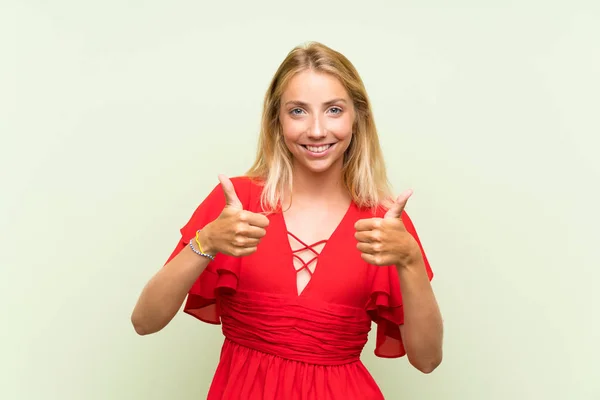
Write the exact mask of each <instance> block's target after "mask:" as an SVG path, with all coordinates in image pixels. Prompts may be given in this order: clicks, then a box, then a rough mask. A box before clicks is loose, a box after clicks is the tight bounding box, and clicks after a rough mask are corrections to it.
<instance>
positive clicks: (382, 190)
mask: <svg viewBox="0 0 600 400" xmlns="http://www.w3.org/2000/svg"><path fill="white" fill-rule="evenodd" d="M306 70H313V71H315V72H322V73H328V74H331V75H333V76H334V77H336V78H337V79H339V81H340V82H341V83H342V85H343V86H344V87H345V88H346V90H347V91H348V94H349V95H350V98H351V99H352V101H353V103H354V108H355V114H356V119H355V121H354V127H353V134H352V140H351V142H350V145H349V147H348V149H347V150H346V153H345V154H344V164H343V169H342V175H343V184H344V185H345V187H346V188H347V190H348V192H349V194H350V196H351V197H352V200H353V201H354V203H355V204H356V205H357V206H359V207H367V208H377V207H379V206H381V205H382V204H388V202H389V200H390V198H391V190H390V185H389V181H388V178H387V174H386V168H385V163H384V160H383V154H382V151H381V146H380V144H379V137H378V135H377V129H376V127H375V121H374V119H373V112H372V110H371V104H370V101H369V98H368V96H367V91H366V89H365V86H364V84H363V82H362V79H361V78H360V76H359V74H358V72H357V70H356V69H355V68H354V66H353V65H352V63H351V62H350V61H349V60H348V59H347V58H346V57H345V56H344V55H343V54H341V53H339V52H337V51H335V50H333V49H331V48H329V47H327V46H325V45H323V44H321V43H317V42H309V43H308V44H305V45H303V46H298V47H296V48H294V49H293V50H292V51H291V52H289V53H288V55H287V57H286V58H285V59H284V60H283V62H282V63H281V65H280V66H279V68H278V69H277V72H276V73H275V75H274V77H273V79H272V80H271V83H270V85H269V88H268V89H267V92H266V95H265V98H264V105H263V114H262V122H261V132H260V136H259V141H258V151H257V155H256V160H255V162H254V164H253V165H252V167H251V168H250V170H249V171H248V172H247V173H246V175H247V176H249V177H250V178H254V179H256V180H259V181H261V182H262V184H263V185H264V188H263V191H262V197H261V205H262V207H263V209H264V210H266V211H274V210H276V209H278V208H280V207H281V200H282V194H283V193H286V191H289V192H290V193H291V188H292V154H291V153H290V151H289V150H288V148H287V147H286V145H285V143H284V141H283V137H282V132H281V124H280V122H279V112H280V102H281V96H282V94H283V92H284V91H285V88H286V86H287V84H288V82H289V81H290V80H291V79H292V78H293V77H294V76H295V75H296V74H298V73H299V72H302V71H306Z"/></svg>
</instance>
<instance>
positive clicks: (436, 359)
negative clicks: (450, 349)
mask: <svg viewBox="0 0 600 400" xmlns="http://www.w3.org/2000/svg"><path fill="white" fill-rule="evenodd" d="M409 361H410V363H411V364H412V366H413V367H415V368H416V369H417V370H419V371H420V372H422V373H424V374H430V373H432V372H433V371H435V370H436V369H437V367H439V366H440V364H441V363H442V354H441V353H440V354H439V355H436V356H432V357H416V359H414V358H409Z"/></svg>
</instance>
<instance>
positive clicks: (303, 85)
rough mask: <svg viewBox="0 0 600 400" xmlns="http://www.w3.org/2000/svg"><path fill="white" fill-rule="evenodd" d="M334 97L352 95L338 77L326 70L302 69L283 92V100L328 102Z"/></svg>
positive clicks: (347, 98) (345, 97)
mask: <svg viewBox="0 0 600 400" xmlns="http://www.w3.org/2000/svg"><path fill="white" fill-rule="evenodd" d="M332 98H343V99H346V100H349V99H350V97H349V95H348V92H347V91H346V88H345V87H344V85H342V83H341V82H340V80H339V79H338V78H336V77H335V76H333V75H331V74H327V73H324V72H315V71H312V70H307V71H302V72H300V73H298V74H296V75H294V76H293V77H292V79H290V81H289V82H288V84H287V86H286V88H285V90H284V91H283V94H282V100H283V101H288V100H299V101H304V102H315V103H320V102H326V101H329V100H331V99H332Z"/></svg>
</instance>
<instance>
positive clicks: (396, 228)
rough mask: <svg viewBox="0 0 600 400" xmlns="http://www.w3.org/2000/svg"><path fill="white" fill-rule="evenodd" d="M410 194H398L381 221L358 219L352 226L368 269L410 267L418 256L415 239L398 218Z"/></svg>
mask: <svg viewBox="0 0 600 400" xmlns="http://www.w3.org/2000/svg"><path fill="white" fill-rule="evenodd" d="M411 195H412V191H411V190H407V191H406V192H404V193H402V194H401V195H400V196H398V198H397V199H396V202H395V203H394V204H393V206H392V207H391V208H390V209H389V210H388V211H387V212H386V214H385V216H384V217H383V218H369V219H361V220H359V221H357V222H356V224H355V225H354V229H356V233H355V235H354V237H355V238H356V240H358V244H357V246H356V247H357V248H358V250H360V252H361V253H362V254H361V257H362V259H363V260H365V261H366V262H368V263H369V264H372V265H379V266H383V265H396V266H397V267H401V266H405V265H410V264H411V263H412V262H414V261H415V260H417V258H416V257H419V256H420V248H419V245H418V244H417V241H416V240H415V238H414V237H413V236H412V235H411V234H410V233H408V232H407V231H406V228H405V226H404V223H403V222H402V219H401V216H402V212H403V211H404V207H405V206H406V202H407V201H408V199H409V198H410V196H411Z"/></svg>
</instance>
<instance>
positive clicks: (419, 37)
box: [0, 0, 600, 400]
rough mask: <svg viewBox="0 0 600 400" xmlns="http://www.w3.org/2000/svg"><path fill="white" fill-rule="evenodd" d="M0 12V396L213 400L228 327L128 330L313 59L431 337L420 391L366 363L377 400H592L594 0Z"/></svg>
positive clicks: (401, 366)
mask: <svg viewBox="0 0 600 400" xmlns="http://www.w3.org/2000/svg"><path fill="white" fill-rule="evenodd" d="M0 4H1V6H0V44H1V53H0V61H1V62H0V134H1V139H2V140H1V141H0V167H1V169H0V174H1V178H2V181H1V188H2V189H1V195H0V205H1V207H0V217H1V221H0V235H1V237H0V239H1V242H0V243H1V244H0V256H1V258H0V268H1V272H0V274H1V275H0V300H1V301H0V313H1V315H0V317H1V319H0V324H1V325H0V335H1V340H0V398H2V399H6V400H29V399H46V400H50V399H56V400H130V399H132V400H135V399H143V400H163V399H181V400H193V399H202V398H205V396H206V392H207V390H208V387H209V384H210V381H211V378H212V373H213V371H214V368H215V366H216V364H217V359H218V356H219V349H220V345H221V343H222V334H221V331H220V328H219V327H218V326H211V325H206V324H203V323H200V322H198V321H196V320H194V319H193V318H192V317H190V316H187V315H183V314H179V315H178V316H177V317H176V318H175V319H174V320H173V321H172V323H171V324H170V325H169V326H168V327H167V328H166V329H164V330H163V331H161V332H160V333H158V334H155V335H152V336H147V337H139V336H137V335H136V334H135V333H134V330H133V328H132V327H131V324H130V321H129V317H130V313H131V310H132V308H133V306H134V303H135V301H136V299H137V296H138V294H139V292H140V291H141V289H142V287H143V285H144V284H145V282H146V281H147V280H148V279H149V278H150V277H151V275H152V274H153V273H154V272H155V271H156V270H157V269H158V268H160V267H161V265H162V264H163V262H164V261H165V260H166V258H167V257H168V255H169V254H170V252H171V251H172V249H173V248H174V246H175V245H176V243H177V241H178V239H179V231H178V229H179V228H180V227H181V226H182V225H183V224H184V223H185V222H186V221H187V219H188V218H189V217H190V215H191V213H192V212H193V210H194V209H195V207H196V206H197V205H198V204H199V202H200V201H202V199H203V198H204V197H205V196H206V195H207V194H208V192H209V191H210V190H211V189H212V188H213V187H214V185H216V184H217V183H218V181H217V174H219V173H225V174H227V175H229V176H236V175H240V174H243V173H244V172H245V171H246V169H247V168H248V167H249V166H250V164H251V162H252V161H253V158H254V152H255V147H256V139H257V133H258V128H259V121H260V114H261V107H262V98H263V94H264V91H265V90H266V87H267V85H268V83H269V80H270V78H271V77H272V75H273V73H274V72H275V70H276V68H277V66H278V65H279V63H280V62H281V61H282V60H283V58H284V57H285V55H286V54H287V52H288V51H289V50H291V49H292V48H293V47H294V46H295V45H297V44H300V43H302V42H305V41H308V40H317V41H320V42H323V43H325V44H327V45H329V46H331V47H333V48H335V49H337V50H339V51H341V52H343V53H344V54H345V55H346V56H347V57H348V58H349V59H350V60H351V61H352V62H353V63H354V64H355V65H356V67H357V68H358V70H359V71H360V73H361V75H362V77H363V79H364V81H365V84H366V87H367V90H368V92H369V94H370V96H371V99H372V102H373V110H374V113H375V117H376V122H377V125H378V128H379V132H380V136H381V142H382V144H383V147H384V151H385V157H386V161H387V165H388V168H389V174H390V178H391V180H392V183H393V185H394V188H395V190H396V191H397V192H400V191H402V190H404V189H406V188H412V189H414V195H413V197H412V198H411V199H410V201H409V203H408V206H407V211H408V212H409V213H410V215H411V217H412V219H413V221H414V223H415V225H416V227H417V230H418V232H419V234H420V236H421V239H422V241H423V245H424V246H425V249H426V251H427V253H428V256H429V258H430V262H431V265H432V268H433V270H434V272H435V274H436V277H435V279H434V281H433V285H434V289H435V291H436V293H437V296H438V299H439V302H440V306H441V309H442V312H443V316H444V320H445V329H446V332H445V359H444V361H443V363H442V365H441V366H440V367H439V368H438V369H437V370H436V371H435V372H434V373H433V374H431V375H422V374H420V373H419V372H417V371H416V370H415V369H413V368H412V367H410V366H409V365H408V363H407V360H406V359H404V358H403V359H397V360H385V359H376V358H375V357H374V356H373V342H372V341H371V342H369V343H368V344H367V347H366V348H365V351H364V355H363V360H364V362H365V364H366V365H367V366H368V368H369V369H370V370H371V371H372V373H373V375H374V377H375V379H376V380H377V381H378V382H379V383H380V385H381V388H382V390H383V392H384V394H385V395H386V398H388V399H392V400H395V399H400V400H401V399H418V400H440V399H443V400H506V399H516V400H531V399H533V400H537V399H540V400H554V399H567V400H593V399H600V387H599V385H600V384H599V383H598V382H597V381H596V379H597V378H598V376H599V372H598V371H599V370H598V367H597V358H598V356H599V355H600V349H599V345H598V343H597V342H598V338H599V337H600V328H599V325H600V323H599V322H598V313H597V306H598V305H599V304H600V296H599V295H598V291H597V281H598V278H599V277H600V274H599V272H598V267H599V266H600V261H599V257H598V245H597V240H598V237H599V236H598V223H599V222H600V218H599V212H598V204H599V202H600V194H599V186H600V185H599V182H600V166H599V164H600V162H599V161H598V149H599V148H600V140H599V139H598V135H599V133H600V129H599V128H600V124H599V122H598V121H599V118H598V113H599V110H600V102H599V97H598V93H599V92H600V78H599V76H600V50H599V49H600V46H599V43H600V41H599V40H600V6H598V3H597V2H592V1H589V2H587V3H584V2H576V1H573V2H566V1H554V2H548V1H546V2H541V1H538V2H534V1H520V2H516V1H479V2H477V1H466V0H457V1H453V2H443V1H427V0H424V1H410V2H407V1H398V2H391V1H387V2H381V1H373V2H371V3H369V2H365V1H345V2H317V1H304V2H275V1H271V2H267V1H255V2H241V1H238V2H222V3H221V2H216V1H211V2H207V1H191V0H189V1H184V0H172V1H155V0H153V1H149V0H146V1H142V0H135V1H129V2H122V1H116V0H105V1H102V2H99V1H96V2H89V1H67V0H56V1H52V2H42V1H33V0H21V1H16V0H13V1H6V0H5V1H2V2H1V3H0Z"/></svg>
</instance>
